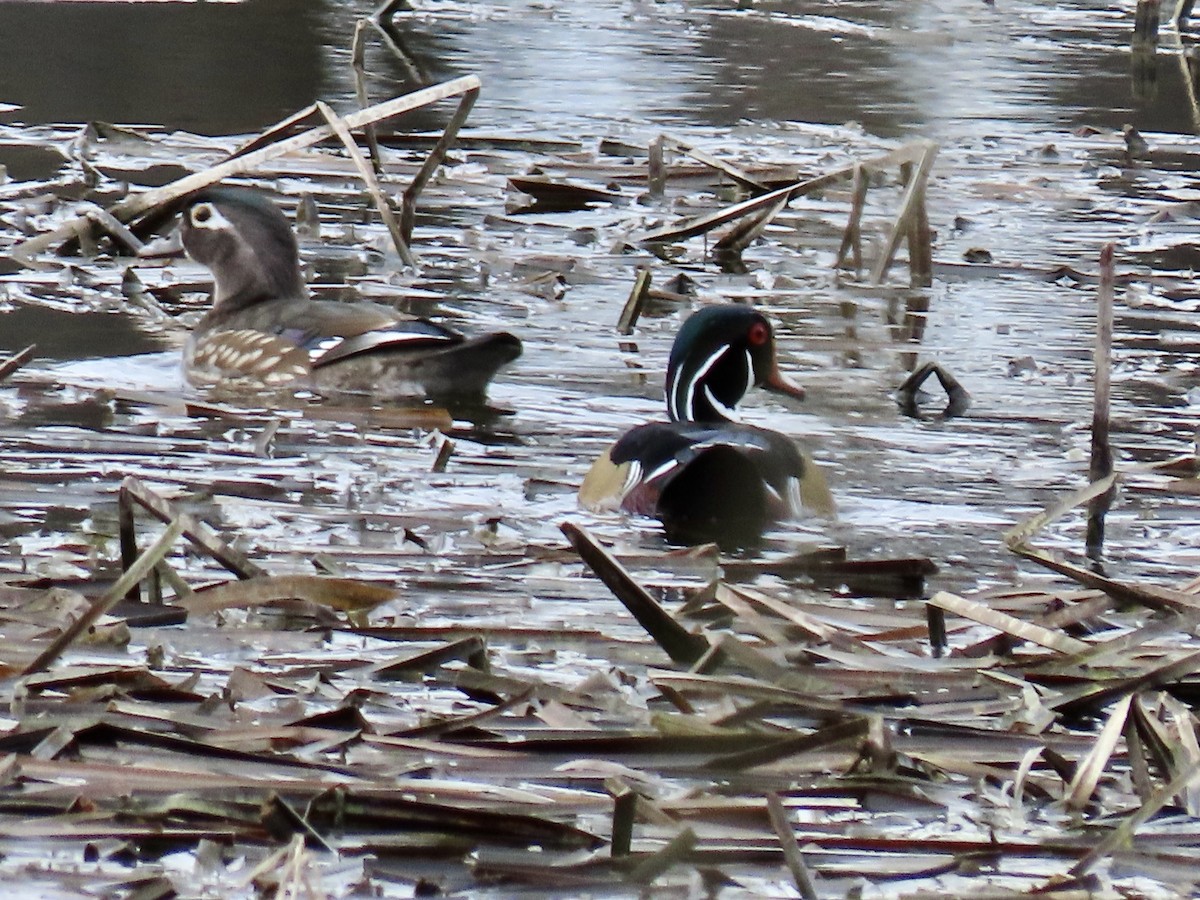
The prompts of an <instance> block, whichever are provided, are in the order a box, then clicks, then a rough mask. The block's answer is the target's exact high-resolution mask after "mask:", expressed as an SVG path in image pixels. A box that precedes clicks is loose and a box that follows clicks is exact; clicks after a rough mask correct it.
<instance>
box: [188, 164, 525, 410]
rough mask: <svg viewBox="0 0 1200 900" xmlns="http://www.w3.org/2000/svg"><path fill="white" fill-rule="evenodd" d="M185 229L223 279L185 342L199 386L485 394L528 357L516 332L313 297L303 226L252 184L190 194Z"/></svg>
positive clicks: (382, 395)
mask: <svg viewBox="0 0 1200 900" xmlns="http://www.w3.org/2000/svg"><path fill="white" fill-rule="evenodd" d="M179 237H180V238H181V240H182V247H183V249H184V250H186V251H187V254H188V256H190V257H191V258H192V259H194V260H196V262H198V263H201V264H203V265H205V266H207V267H208V269H209V270H210V271H211V272H212V275H213V280H214V282H215V285H214V288H213V308H212V309H211V310H210V311H209V312H208V313H207V314H205V316H204V317H203V318H202V319H201V320H200V322H199V324H197V326H196V328H195V330H194V331H193V332H192V335H191V337H190V338H189V339H188V342H187V345H186V347H185V349H184V371H185V372H186V374H187V378H188V380H189V381H190V382H191V383H193V384H197V385H205V384H218V383H220V384H243V385H246V386H250V387H256V388H279V387H290V386H302V385H303V386H311V387H313V388H315V389H316V390H317V391H318V392H320V393H331V394H338V393H351V394H367V395H371V396H372V397H374V398H376V399H394V398H400V397H409V398H411V397H420V396H429V397H433V398H473V397H478V398H482V396H483V395H484V393H485V392H486V390H487V386H488V383H489V382H490V381H491V380H492V377H493V376H494V375H495V374H496V372H497V370H499V369H500V367H501V366H503V365H505V364H507V363H510V362H512V361H513V360H514V359H516V358H517V357H518V356H520V355H521V342H520V341H519V340H518V339H517V338H516V337H514V336H513V335H511V334H508V333H505V332H500V333H494V334H485V335H481V336H479V337H474V338H466V337H464V336H463V335H461V334H459V333H458V332H456V331H452V330H451V329H449V328H446V327H444V326H441V325H437V324H435V323H433V322H429V321H427V320H425V319H417V318H411V317H406V316H404V315H402V314H400V313H398V312H396V311H395V310H392V309H389V308H387V307H384V306H379V305H376V304H374V303H366V302H357V303H345V302H340V301H336V300H313V299H312V298H311V297H310V296H309V294H308V289H307V287H306V286H305V284H304V278H303V276H302V275H301V273H300V259H299V252H298V249H297V244H296V237H295V235H294V234H293V232H292V228H291V225H290V224H289V223H288V220H287V218H286V217H285V216H284V214H283V212H282V211H281V210H280V209H279V207H278V206H276V205H275V204H274V203H273V202H271V201H270V200H269V199H267V198H266V197H264V196H262V195H261V194H259V193H257V192H255V191H252V190H250V189H247V188H232V187H214V188H208V189H206V190H204V191H201V192H200V193H197V194H195V195H193V196H191V197H190V198H188V200H187V201H186V205H185V206H184V208H183V212H182V222H181V225H180V229H179Z"/></svg>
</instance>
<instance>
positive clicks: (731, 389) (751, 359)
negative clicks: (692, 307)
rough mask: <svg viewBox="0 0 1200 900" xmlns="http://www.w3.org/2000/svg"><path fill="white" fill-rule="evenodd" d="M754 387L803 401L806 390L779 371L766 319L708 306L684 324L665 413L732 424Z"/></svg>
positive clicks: (670, 367) (746, 310)
mask: <svg viewBox="0 0 1200 900" xmlns="http://www.w3.org/2000/svg"><path fill="white" fill-rule="evenodd" d="M752 387H761V388H765V389H767V390H769V391H774V392H776V393H780V394H786V395H788V396H789V397H794V398H796V399H797V400H803V399H804V388H802V387H800V386H799V385H798V384H795V383H793V382H792V381H790V380H788V379H787V378H785V377H784V375H783V373H781V372H780V371H779V367H778V365H777V363H776V361H775V334H774V332H773V331H772V330H771V323H770V322H768V321H767V318H766V316H764V315H763V314H762V313H760V312H757V311H756V310H754V309H752V308H751V307H748V306H740V305H738V304H725V305H721V306H709V307H705V308H704V309H701V310H699V311H698V312H696V313H694V314H693V315H692V316H691V317H690V318H689V319H688V320H687V321H686V322H684V323H683V327H682V328H680V329H679V334H678V335H676V337H675V343H674V345H673V346H672V347H671V358H670V360H669V361H668V363H667V384H666V394H667V412H668V414H669V415H670V417H671V418H672V419H673V420H674V421H676V422H723V421H734V420H736V419H737V412H736V410H737V405H738V403H740V402H741V400H742V398H743V397H744V396H745V395H746V394H747V393H748V392H749V390H750V388H752Z"/></svg>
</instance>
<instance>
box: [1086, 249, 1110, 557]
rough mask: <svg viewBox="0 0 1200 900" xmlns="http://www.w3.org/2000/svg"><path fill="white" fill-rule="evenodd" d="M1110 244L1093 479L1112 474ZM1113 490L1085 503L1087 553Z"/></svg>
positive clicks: (1098, 353) (1099, 318)
mask: <svg viewBox="0 0 1200 900" xmlns="http://www.w3.org/2000/svg"><path fill="white" fill-rule="evenodd" d="M1113 281H1114V278H1113V245H1112V244H1105V245H1104V247H1103V249H1101V251H1100V288H1099V290H1097V292H1096V346H1095V362H1096V376H1095V396H1094V400H1093V406H1092V461H1091V466H1090V468H1089V470H1088V476H1089V477H1090V478H1091V480H1092V481H1093V482H1096V481H1099V480H1100V479H1102V478H1107V477H1108V476H1109V475H1111V474H1112V470H1113V460H1112V446H1111V445H1110V444H1109V441H1108V430H1109V406H1110V400H1111V393H1112V382H1111V368H1112V332H1113ZM1112 500H1113V489H1112V488H1110V489H1109V490H1107V491H1105V492H1104V493H1103V494H1101V495H1100V496H1098V497H1094V498H1093V499H1092V500H1091V501H1090V502H1089V503H1088V524H1087V539H1086V543H1087V553H1088V556H1090V557H1092V558H1093V559H1098V558H1099V556H1100V554H1101V553H1102V552H1103V550H1104V515H1105V513H1107V512H1108V508H1109V507H1110V506H1111V505H1112Z"/></svg>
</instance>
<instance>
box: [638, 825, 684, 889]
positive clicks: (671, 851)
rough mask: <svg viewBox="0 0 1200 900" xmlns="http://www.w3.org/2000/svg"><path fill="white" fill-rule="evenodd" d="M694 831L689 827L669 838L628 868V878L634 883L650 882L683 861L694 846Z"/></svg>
mask: <svg viewBox="0 0 1200 900" xmlns="http://www.w3.org/2000/svg"><path fill="white" fill-rule="evenodd" d="M697 840H698V838H697V837H696V832H694V831H693V830H692V829H691V828H690V827H688V828H684V829H683V831H681V832H679V834H677V835H675V837H673V838H671V840H670V841H668V842H667V844H666V846H664V847H663V848H662V849H661V850H659V851H658V852H657V853H652V854H651V855H650V856H648V857H646V858H645V859H644V860H642V861H641V862H640V863H638V864H637V866H635V867H634V868H633V869H630V870H629V874H628V876H627V877H628V878H629V880H630V881H632V882H634V883H636V884H650V882H652V881H654V880H655V879H656V878H658V876H659V875H662V874H663V873H664V872H666V871H667V870H668V869H670V868H671V866H673V865H675V863H678V862H683V861H684V860H685V859H687V857H688V854H690V853H691V852H692V851H693V850H694V849H695V848H696V842H697Z"/></svg>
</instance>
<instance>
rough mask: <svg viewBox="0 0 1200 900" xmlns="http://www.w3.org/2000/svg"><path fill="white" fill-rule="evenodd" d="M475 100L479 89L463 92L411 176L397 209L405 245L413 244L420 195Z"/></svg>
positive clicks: (447, 150)
mask: <svg viewBox="0 0 1200 900" xmlns="http://www.w3.org/2000/svg"><path fill="white" fill-rule="evenodd" d="M477 99H479V88H478V87H476V88H475V89H474V90H469V91H464V92H463V94H462V96H461V97H460V98H459V101H458V106H457V107H456V108H455V110H454V114H453V115H452V116H451V117H450V121H449V122H447V123H446V127H445V128H444V129H442V136H441V137H439V138H438V139H437V143H436V144H434V145H433V149H432V150H430V151H429V155H428V156H426V157H425V162H424V163H423V164H422V165H421V168H420V169H419V170H418V171H417V174H416V175H414V176H413V179H412V182H411V183H410V184H409V186H408V189H407V190H405V192H404V200H403V201H402V203H401V205H400V233H401V234H403V235H404V239H405V240H406V241H411V240H412V232H413V226H414V225H415V224H416V218H417V198H418V197H420V196H421V191H423V190H425V185H427V184H428V183H429V179H430V178H432V177H433V173H434V172H436V171H437V168H438V166H440V165H441V164H442V163H443V162H444V161H445V159H446V154H447V153H449V152H450V148H451V146H453V144H454V140H455V138H457V137H458V132H459V130H460V129H461V128H462V127H463V125H465V124H466V123H467V117H468V116H470V115H471V108H472V107H473V106H475V101H476V100H477Z"/></svg>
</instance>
